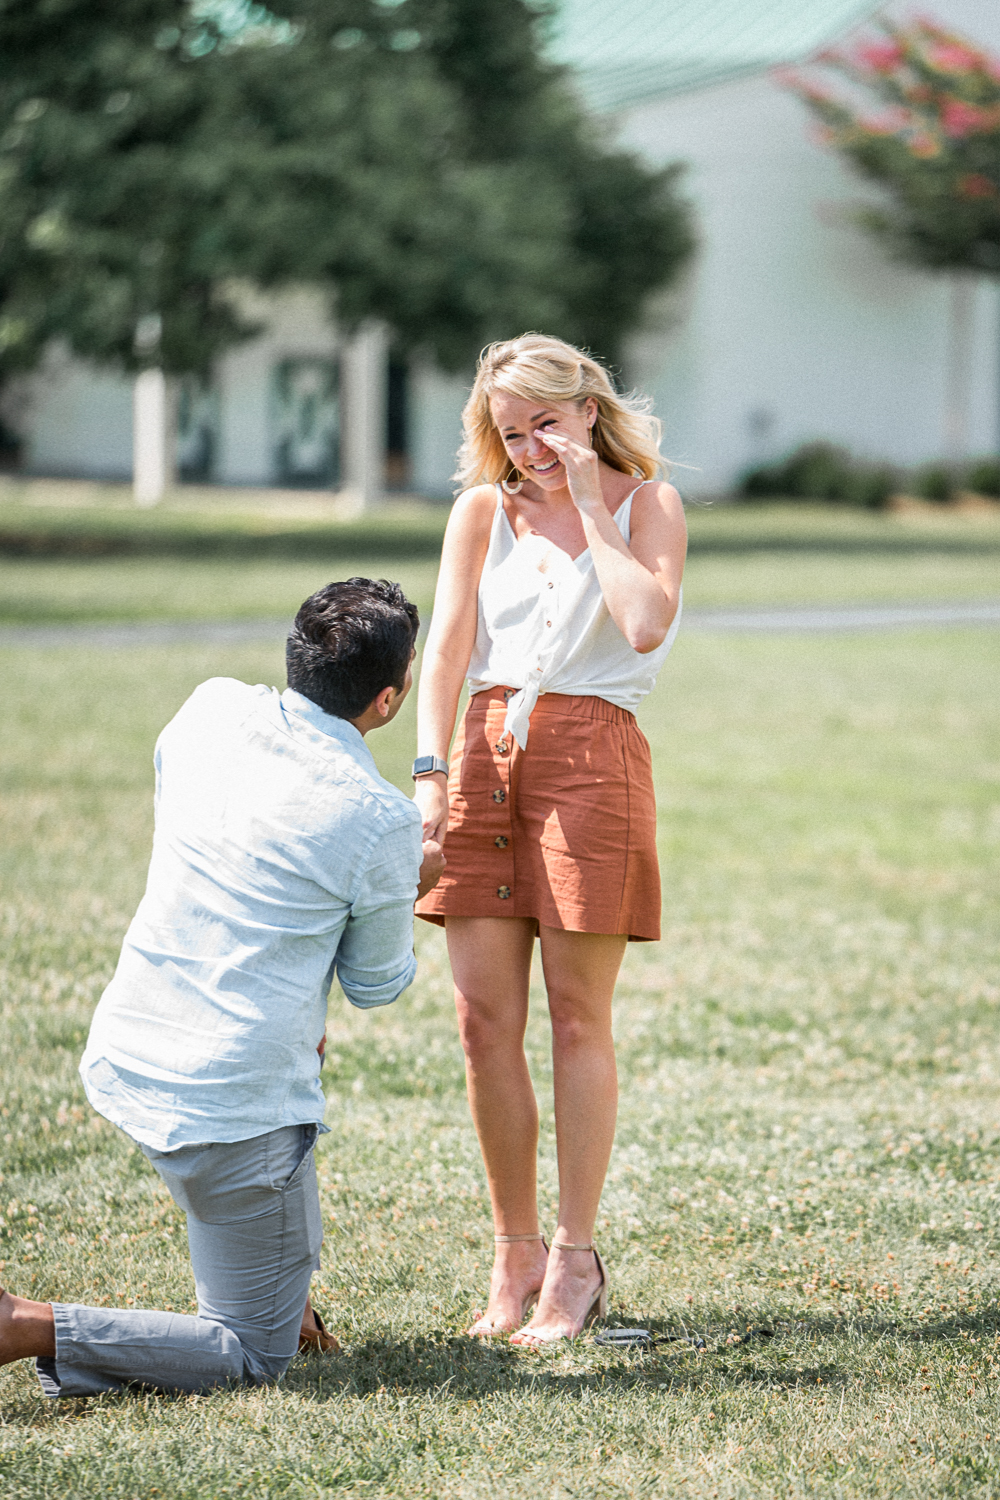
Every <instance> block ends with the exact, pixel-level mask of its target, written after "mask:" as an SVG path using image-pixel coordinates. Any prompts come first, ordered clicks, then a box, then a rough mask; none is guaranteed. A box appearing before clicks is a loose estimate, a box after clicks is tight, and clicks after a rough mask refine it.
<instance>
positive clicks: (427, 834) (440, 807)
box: [413, 772, 448, 844]
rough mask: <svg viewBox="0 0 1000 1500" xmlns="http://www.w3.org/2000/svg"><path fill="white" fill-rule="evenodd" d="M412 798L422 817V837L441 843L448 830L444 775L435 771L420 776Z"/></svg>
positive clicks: (446, 785) (446, 789)
mask: <svg viewBox="0 0 1000 1500" xmlns="http://www.w3.org/2000/svg"><path fill="white" fill-rule="evenodd" d="M413 800H414V802H415V803H416V804H417V806H418V807H419V809H420V816H421V818H422V819H423V824H424V838H425V839H429V840H430V841H431V842H433V843H435V844H443V843H444V836H445V834H446V833H447V831H448V783H447V781H446V780H445V778H444V775H443V774H441V773H439V772H435V773H434V775H432V776H421V777H420V779H419V780H418V781H417V783H416V787H415V789H414V793H413Z"/></svg>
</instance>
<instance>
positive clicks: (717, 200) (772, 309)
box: [622, 77, 1000, 492]
mask: <svg viewBox="0 0 1000 1500" xmlns="http://www.w3.org/2000/svg"><path fill="white" fill-rule="evenodd" d="M809 129H810V119H809V116H808V114H807V111H806V110H805V108H804V107H803V106H802V104H801V103H800V102H799V101H798V100H797V99H796V98H795V97H794V96H793V95H791V94H789V93H787V92H786V91H784V90H781V89H779V88H778V86H777V85H776V84H775V83H774V82H773V81H772V80H771V79H770V78H768V77H757V78H751V79H745V80H739V81H736V82H732V83H728V84H721V85H718V86H716V87H713V88H710V89H705V90H701V91H698V92H693V93H690V94H682V95H678V96H676V97H673V98H669V99H664V100H658V101H653V102H650V103H648V104H645V105H641V106H638V107H636V108H634V109H632V110H630V111H629V112H628V114H627V116H626V117H625V118H624V119H623V121H622V138H623V143H624V144H625V145H626V146H629V147H631V148H633V149H638V150H639V151H641V153H642V154H643V155H644V156H645V157H646V158H647V159H648V160H650V161H651V162H653V163H656V164H661V163H664V162H667V161H671V160H678V159H679V160H682V161H685V162H687V163H688V164H689V169H690V170H689V173H688V178H687V191H688V193H689V195H690V197H691V198H692V200H693V201H694V203H695V205H696V209H697V214H698V223H699V232H700V238H701V245H700V250H699V254H698V257H697V263H696V265H695V267H694V268H693V271H692V273H691V278H690V283H689V286H688V288H687V289H686V291H684V292H682V293H680V294H678V295H676V296H675V297H674V299H673V301H672V303H671V301H670V300H668V301H667V303H666V304H665V306H664V307H663V308H662V309H661V310H660V323H661V325H662V323H663V321H664V318H666V319H667V320H668V321H669V319H670V316H671V314H673V318H674V322H673V327H672V328H669V329H668V331H666V332H663V331H659V330H658V329H657V326H656V321H657V320H656V317H655V316H654V319H653V326H652V327H651V328H650V329H649V330H648V332H647V333H646V334H645V335H643V336H642V337H640V338H639V339H637V340H635V342H634V347H633V350H632V354H631V357H630V359H629V361H628V364H627V369H628V373H629V375H630V377H631V378H632V379H635V380H636V382H637V383H644V384H645V385H646V387H647V388H648V389H649V390H650V393H651V394H652V395H653V396H654V398H655V400H656V404H657V409H658V411H659V413H660V415H661V417H662V418H663V421H664V427H665V439H664V451H665V452H667V453H668V454H669V455H671V456H672V457H674V458H675V459H677V460H679V461H681V462H682V463H685V464H689V465H691V466H693V472H691V473H688V474H685V472H684V471H683V470H680V471H678V476H677V477H678V482H679V483H680V485H681V488H682V489H684V488H687V489H688V490H690V491H692V492H696V491H698V490H702V491H706V492H711V491H718V490H721V489H724V488H726V487H728V486H729V485H730V484H731V483H732V482H733V480H734V479H736V478H737V477H738V476H739V474H740V473H741V472H742V471H743V470H744V469H745V468H746V467H748V466H750V465H753V464H755V463H759V462H762V461H764V460H766V459H770V458H772V457H774V456H776V455H778V454H780V453H783V452H786V451H788V450H789V449H791V448H794V447H795V446H796V445H797V444H799V443H802V442H806V441H809V440H811V439H815V438H826V439H829V440H831V441H834V442H838V443H843V444H845V445H846V446H848V447H850V448H852V449H853V450H854V451H855V452H857V453H859V454H864V455H867V456H870V457H873V458H887V459H890V460H893V461H895V462H899V463H903V464H911V463H916V462H920V461H922V460H924V459H931V458H939V457H941V456H942V455H943V453H944V452H945V450H946V446H947V431H946V413H947V407H948V401H947V390H946V384H947V378H948V362H949V329H950V327H951V318H950V310H951V287H950V283H949V278H947V277H942V276H934V275H931V274H929V273H925V272H921V271H916V270H911V269H909V268H907V267H903V266H901V265H899V264H895V263H893V262H891V261H890V260H889V259H888V257H887V256H886V254H885V253H884V251H883V250H882V249H881V247H880V246H879V245H878V244H877V242H875V241H874V240H873V239H872V238H871V237H870V236H868V235H867V234H866V233H865V232H864V231H863V230H861V229H860V228H858V227H857V226H856V225H854V224H853V223H852V222H851V220H850V211H851V209H852V207H854V206H855V205H856V204H857V203H858V202H859V201H860V200H861V199H863V198H864V197H865V196H866V194H868V195H869V196H870V192H871V190H870V189H869V188H866V186H865V184H864V183H862V182H861V181H860V179H858V178H857V177H855V176H854V175H853V174H851V173H850V172H849V171H848V169H847V168H846V167H845V166H843V165H842V164H841V163H840V161H839V160H838V159H837V158H836V157H835V156H834V155H833V154H832V153H830V152H828V151H825V150H823V149H822V148H820V147H819V146H818V145H816V144H814V143H813V141H812V140H811V139H810V134H809ZM998 329H1000V303H998V296H997V289H996V287H995V286H994V285H991V284H988V283H986V282H983V283H981V284H980V285H978V286H977V287H976V290H975V294H974V297H973V307H972V317H971V348H970V351H969V356H970V359H971V362H972V367H973V370H974V375H973V380H972V394H971V401H970V408H969V413H968V449H969V451H970V452H978V451H989V450H991V449H992V450H995V449H996V447H997V444H998V436H1000V435H998V431H997V427H998V413H1000V389H998V370H1000V347H998Z"/></svg>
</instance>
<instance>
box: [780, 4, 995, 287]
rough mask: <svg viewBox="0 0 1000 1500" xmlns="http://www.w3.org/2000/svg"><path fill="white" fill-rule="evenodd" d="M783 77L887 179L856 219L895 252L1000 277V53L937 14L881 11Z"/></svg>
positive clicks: (827, 133) (847, 152) (866, 167)
mask: <svg viewBox="0 0 1000 1500" xmlns="http://www.w3.org/2000/svg"><path fill="white" fill-rule="evenodd" d="M782 81H783V82H784V83H785V84H786V85H787V86H789V87H791V88H792V89H794V90H795V91H796V92H797V93H798V94H799V95H800V97H801V98H802V99H804V100H805V102H806V104H807V105H808V106H809V108H810V109H811V110H812V111H813V113H814V114H815V115H816V116H817V118H818V120H819V129H820V138H821V139H822V141H823V142H824V144H826V145H829V146H832V147H834V148H836V149H837V150H838V151H840V152H841V153H842V154H843V155H844V156H845V157H846V158H847V159H848V160H849V161H850V162H852V163H853V165H854V166H855V167H856V168H857V169H858V170H859V171H860V172H862V173H863V174H864V175H865V176H866V177H868V178H870V179H872V180H873V181H875V182H877V183H879V184H880V185H881V186H882V187H883V188H885V189H887V195H886V201H885V202H884V204H883V205H880V206H878V207H867V208H865V209H862V210H861V211H860V213H859V217H860V218H861V220H862V222H863V223H865V224H866V226H867V227H868V228H870V229H872V230H874V231H875V232H876V233H877V234H879V235H880V236H881V237H882V238H883V239H885V240H887V241H888V242H889V243H890V245H891V246H892V248H893V250H894V251H895V252H896V253H897V254H899V255H901V256H902V257H903V258H905V259H907V260H910V261H915V262H917V263H918V264H920V265H924V266H928V267H934V268H937V269H941V270H954V271H973V272H980V273H983V272H985V273H986V274H989V275H994V276H997V275H1000V59H997V58H995V57H991V56H989V55H988V54H987V53H985V52H983V51H982V50H980V49H979V48H977V47H975V46H973V45H971V44H970V43H969V42H966V41H964V40H963V39H962V38H961V37H958V36H954V35H952V34H951V33H950V32H947V31H943V30H942V29H941V28H940V27H939V26H936V25H935V24H934V23H933V22H932V21H930V20H918V21H915V22H913V23H912V24H910V25H907V26H894V25H892V24H891V23H889V22H887V21H882V22H880V23H879V30H878V32H877V33H876V34H875V35H873V36H870V37H868V38H867V39H865V40H864V41H861V42H859V43H857V44H855V45H853V46H849V47H846V48H842V49H836V50H833V51H829V52H825V53H823V54H821V56H820V57H819V58H818V59H817V62H816V67H815V69H814V70H813V71H812V73H811V74H806V75H804V74H801V73H786V74H785V75H784V76H783V80H782Z"/></svg>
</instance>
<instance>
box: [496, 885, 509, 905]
mask: <svg viewBox="0 0 1000 1500" xmlns="http://www.w3.org/2000/svg"><path fill="white" fill-rule="evenodd" d="M497 895H498V896H499V897H500V900H501V901H506V900H507V898H508V897H509V895H510V886H509V885H498V886H497Z"/></svg>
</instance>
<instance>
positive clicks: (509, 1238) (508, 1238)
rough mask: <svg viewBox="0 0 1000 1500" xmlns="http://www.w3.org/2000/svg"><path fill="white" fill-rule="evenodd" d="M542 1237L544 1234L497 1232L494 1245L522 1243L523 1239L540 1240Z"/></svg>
mask: <svg viewBox="0 0 1000 1500" xmlns="http://www.w3.org/2000/svg"><path fill="white" fill-rule="evenodd" d="M541 1238H542V1235H540V1234H495V1235H494V1236H493V1243H494V1245H520V1244H521V1243H522V1242H523V1241H526V1240H540V1239H541Z"/></svg>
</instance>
